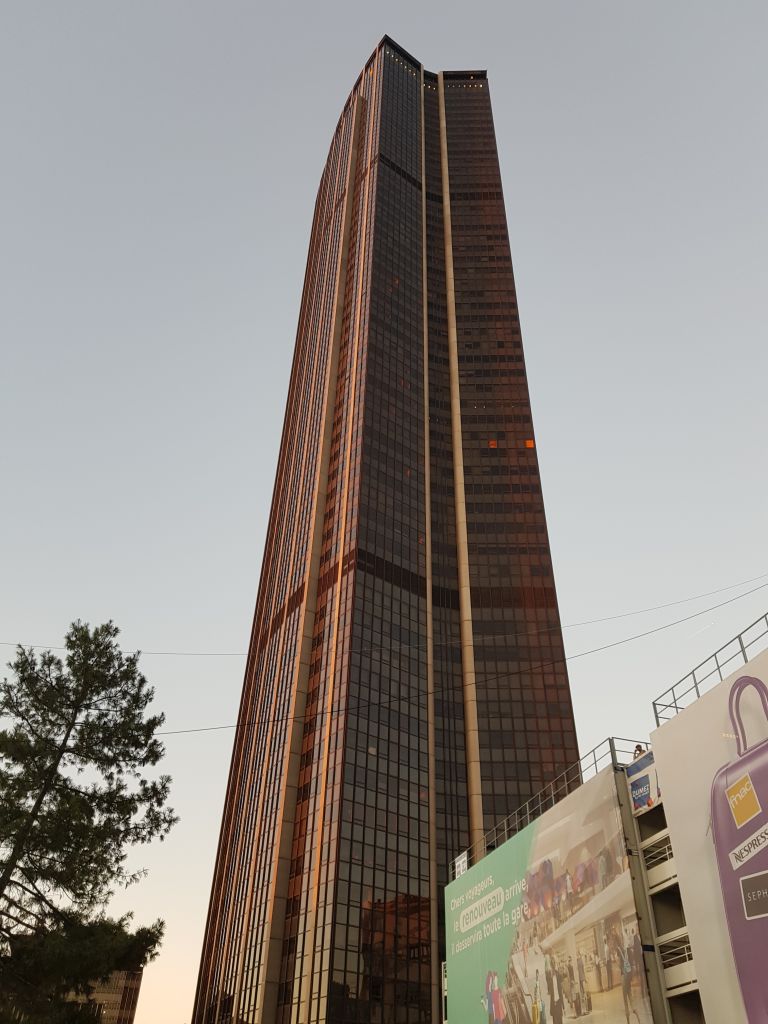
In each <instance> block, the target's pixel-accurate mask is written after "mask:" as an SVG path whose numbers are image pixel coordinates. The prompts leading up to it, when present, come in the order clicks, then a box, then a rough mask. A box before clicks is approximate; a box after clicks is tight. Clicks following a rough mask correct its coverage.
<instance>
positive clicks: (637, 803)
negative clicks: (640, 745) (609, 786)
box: [627, 750, 661, 814]
mask: <svg viewBox="0 0 768 1024" xmlns="http://www.w3.org/2000/svg"><path fill="white" fill-rule="evenodd" d="M627 781H628V782H629V794H630V796H631V798H632V811H633V813H634V814H642V812H643V811H647V810H650V808H651V807H653V806H654V805H655V804H657V803H658V801H659V798H660V796H661V793H660V792H659V780H658V778H657V775H656V765H655V762H654V756H653V751H652V750H646V751H645V752H644V753H643V754H641V755H640V757H636V758H635V759H634V761H633V762H632V764H630V765H627Z"/></svg>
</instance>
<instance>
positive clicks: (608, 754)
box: [450, 736, 649, 878]
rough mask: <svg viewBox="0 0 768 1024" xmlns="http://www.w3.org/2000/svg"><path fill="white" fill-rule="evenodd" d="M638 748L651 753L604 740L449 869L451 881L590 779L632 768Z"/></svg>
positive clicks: (626, 743) (620, 740)
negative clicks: (614, 770) (610, 770)
mask: <svg viewBox="0 0 768 1024" xmlns="http://www.w3.org/2000/svg"><path fill="white" fill-rule="evenodd" d="M637 746H641V747H642V748H643V750H647V749H649V746H648V744H647V743H645V742H641V741H638V740H628V739H624V738H622V737H617V736H611V737H609V738H608V739H607V740H603V742H602V743H600V744H598V746H596V747H595V748H594V750H590V751H589V753H588V754H585V755H584V756H583V757H581V758H579V760H578V761H577V762H576V763H575V764H572V765H571V766H570V767H569V768H566V770H565V771H564V772H562V773H561V774H560V775H558V776H557V778H556V779H553V780H552V782H550V783H549V784H548V785H546V786H545V787H544V789H541V790H539V792H538V793H536V794H535V795H534V796H532V797H531V799H530V800H527V801H526V802H525V803H524V804H523V805H522V807H518V809H517V810H516V811H513V812H512V814H510V815H509V817H507V818H504V819H503V821H500V822H499V823H498V824H497V825H494V827H493V828H492V829H489V830H488V831H487V832H486V833H485V835H484V836H483V838H482V839H480V840H479V841H478V842H476V843H474V844H473V845H472V846H470V847H469V849H468V850H465V851H464V852H463V853H461V854H460V855H459V856H458V857H457V858H456V859H455V860H454V861H452V862H451V865H450V873H451V878H457V877H458V876H459V875H461V874H463V873H464V871H466V870H467V868H470V867H471V866H472V865H473V864H476V863H477V862H478V861H479V860H481V859H482V858H483V857H484V856H485V855H486V853H490V852H491V851H492V850H495V849H496V847H497V846H500V845H501V844H502V843H505V842H506V841H507V840H508V839H511V838H512V836H514V835H517V833H518V832H520V831H521V830H522V829H524V828H525V827H526V826H527V825H530V824H531V822H532V821H535V820H536V819H537V818H540V817H541V815H542V814H544V812H545V811H548V810H549V809H550V808H551V807H554V806H555V804H556V803H557V802H558V801H559V800H561V799H562V798H563V797H564V796H567V795H568V793H572V792H573V791H574V790H575V789H578V788H579V786H580V785H581V784H582V783H583V782H586V781H587V779H591V778H593V777H594V776H595V775H597V774H598V772H601V771H602V770H603V768H607V767H608V765H612V766H613V768H614V769H619V768H625V767H626V766H627V765H628V764H631V763H632V760H633V759H634V751H635V748H636V747H637Z"/></svg>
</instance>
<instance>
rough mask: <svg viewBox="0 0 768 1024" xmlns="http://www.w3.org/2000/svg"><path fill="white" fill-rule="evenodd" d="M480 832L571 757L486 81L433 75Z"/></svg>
mask: <svg viewBox="0 0 768 1024" xmlns="http://www.w3.org/2000/svg"><path fill="white" fill-rule="evenodd" d="M443 84H444V93H443V95H444V109H445V113H446V134H447V156H448V170H449V175H450V182H451V192H452V194H451V217H452V241H453V279H454V286H455V333H456V347H457V354H458V376H459V390H460V395H461V424H462V436H461V446H462V459H463V467H464V491H465V495H466V513H467V515H466V536H467V547H468V555H469V576H470V586H471V588H472V627H473V634H474V662H475V689H476V695H477V711H478V729H479V756H480V774H481V783H482V786H483V811H484V816H485V821H484V826H485V828H486V829H488V828H490V827H491V826H492V825H493V824H495V823H496V822H497V821H499V820H500V819H501V818H503V817H505V816H506V815H507V814H509V813H510V812H511V811H513V810H514V809H515V807H517V806H519V805H520V804H521V803H523V802H524V801H525V800H527V799H528V798H529V797H530V796H532V795H533V794H534V793H536V792H538V791H539V790H540V789H541V788H542V787H543V786H545V785H546V784H547V783H548V782H550V781H551V780H552V779H553V778H555V777H556V776H557V775H559V774H560V772H562V771H563V770H564V769H565V768H566V767H567V766H568V765H569V764H572V763H573V762H574V761H575V760H576V759H577V757H578V753H577V747H576V739H575V729H574V723H573V712H572V707H571V701H570V691H569V687H568V674H567V669H566V664H565V656H564V650H563V640H562V631H561V627H560V620H559V615H558V609H557V596H556V592H555V585H554V578H553V571H552V559H551V554H550V549H549V540H548V536H547V526H546V518H545V513H544V501H543V496H542V488H541V479H540V474H539V466H538V459H537V453H536V443H535V434H534V431H533V423H532V416H531V403H530V396H529V393H528V383H527V378H526V371H525V360H524V353H523V343H522V336H521V329H520V318H519V314H518V308H517V298H516V291H515V281H514V274H513V269H512V258H511V253H510V245H509V234H508V229H507V221H506V214H505V208H504V198H503V190H502V181H501V171H500V167H499V159H498V153H497V149H496V138H495V132H494V123H493V113H492V109H491V102H490V95H489V88H488V81H487V78H486V75H485V72H483V71H454V72H446V73H445V74H444V83H443Z"/></svg>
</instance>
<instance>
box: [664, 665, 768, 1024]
mask: <svg viewBox="0 0 768 1024" xmlns="http://www.w3.org/2000/svg"><path fill="white" fill-rule="evenodd" d="M652 743H653V747H654V753H655V755H656V765H657V769H658V772H659V781H660V784H661V786H662V788H663V791H664V812H665V816H666V821H667V825H668V827H669V834H670V840H671V843H672V847H673V849H674V855H675V863H676V865H677V875H678V883H679V886H680V894H681V897H682V900H683V905H684V906H685V914H686V926H687V930H688V934H689V937H690V944H691V950H692V955H693V961H694V963H695V965H696V973H697V975H698V984H699V988H700V992H701V1001H702V1007H703V1010H704V1014H705V1016H706V1019H707V1020H718V1021H719V1020H728V1021H729V1022H733V1024H753V1022H754V1024H756V1022H759V1021H768V971H766V969H765V965H766V950H768V652H763V653H761V654H758V655H757V656H756V657H755V658H753V659H752V660H751V661H750V662H749V663H748V664H747V665H745V666H743V667H742V668H741V670H740V671H738V672H735V673H733V674H732V675H730V676H728V677H727V678H726V679H725V680H724V681H723V682H721V683H719V684H718V685H717V686H715V687H713V688H712V689H711V690H710V691H709V692H707V693H705V694H703V695H701V696H699V698H698V699H697V700H696V701H695V702H694V703H692V704H691V705H690V706H688V707H686V708H685V709H684V710H682V711H681V712H680V713H679V714H676V715H675V716H674V717H672V718H671V719H670V720H669V721H667V722H665V723H664V724H662V725H661V726H660V728H658V729H657V730H656V731H655V732H654V733H653V736H652ZM681 760H688V761H689V763H691V764H695V766H696V770H695V771H694V772H685V773H681V772H680V771H679V765H680V762H681Z"/></svg>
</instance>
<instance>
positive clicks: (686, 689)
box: [653, 612, 768, 725]
mask: <svg viewBox="0 0 768 1024" xmlns="http://www.w3.org/2000/svg"><path fill="white" fill-rule="evenodd" d="M766 647H768V612H766V614H765V615H762V616H761V617H760V618H759V619H757V621H756V622H753V623H752V625H751V626H747V628H746V629H745V630H744V631H743V632H742V633H739V634H738V636H735V637H734V638H733V640H729V641H728V643H727V644H724V645H723V646H722V647H720V648H719V649H718V650H716V651H715V653H714V654H712V655H710V657H709V658H707V660H706V661H702V663H701V664H700V665H697V666H696V668H694V669H693V670H692V671H690V672H689V673H688V675H687V676H683V678H682V679H681V680H680V681H679V682H677V683H675V685H674V686H670V688H669V689H668V690H666V691H665V692H664V693H662V694H661V696H660V697H657V698H656V700H655V701H654V702H653V714H654V716H655V718H656V725H662V724H663V723H664V722H668V721H669V720H670V719H671V718H674V717H675V715H677V714H679V713H680V712H681V711H682V710H683V709H684V708H687V707H688V706H689V705H691V704H693V702H694V701H695V700H698V698H699V697H700V696H701V695H702V693H705V692H706V691H707V690H709V689H710V688H711V687H713V686H716V685H717V683H720V682H722V680H723V679H726V678H727V677H728V676H729V675H730V674H731V673H732V672H735V671H736V669H737V668H738V667H739V665H746V663H747V662H748V661H749V660H750V658H753V657H754V656H755V655H756V654H758V653H759V652H760V651H761V650H762V649H763V648H766Z"/></svg>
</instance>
